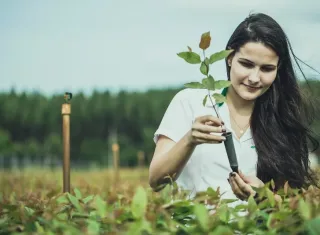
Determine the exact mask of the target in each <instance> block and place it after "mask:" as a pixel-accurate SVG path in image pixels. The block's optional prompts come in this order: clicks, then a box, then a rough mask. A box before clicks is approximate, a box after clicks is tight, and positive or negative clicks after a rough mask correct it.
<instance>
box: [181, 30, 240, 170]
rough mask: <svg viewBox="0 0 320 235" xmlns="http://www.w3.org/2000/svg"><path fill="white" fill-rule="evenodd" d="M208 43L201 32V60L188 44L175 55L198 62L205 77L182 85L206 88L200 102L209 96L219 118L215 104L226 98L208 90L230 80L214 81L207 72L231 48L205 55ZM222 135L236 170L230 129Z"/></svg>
mask: <svg viewBox="0 0 320 235" xmlns="http://www.w3.org/2000/svg"><path fill="white" fill-rule="evenodd" d="M210 43H211V36H210V32H206V33H203V34H202V35H201V40H200V43H199V47H200V49H202V52H203V58H202V60H201V56H200V54H197V53H195V52H193V51H192V49H191V48H190V47H189V46H188V51H184V52H180V53H178V54H177V55H178V56H179V57H181V58H182V59H184V60H185V61H186V62H188V63H189V64H200V72H201V73H202V74H203V75H205V76H206V77H205V78H203V79H202V80H201V82H198V81H195V82H189V83H186V84H184V87H186V88H191V89H207V90H208V94H207V95H205V97H204V99H203V102H202V104H203V106H205V105H206V103H207V99H208V98H209V99H210V101H211V104H212V106H213V108H214V111H215V113H216V115H217V117H218V118H220V119H221V116H220V115H219V111H218V109H217V107H216V105H217V104H219V103H222V102H226V98H225V96H223V95H222V94H219V93H213V94H210V91H212V92H214V91H216V90H220V89H223V88H227V87H229V86H230V84H231V82H230V81H226V80H217V81H216V80H215V79H214V78H213V76H212V75H211V74H210V73H209V72H210V65H211V64H213V63H215V62H217V61H220V60H223V59H225V58H227V57H228V56H229V55H230V53H231V52H233V50H232V49H230V50H222V51H220V52H216V53H213V54H212V55H210V56H209V57H206V50H207V49H208V48H209V47H210ZM212 98H213V99H214V100H215V104H214V103H213V101H212ZM223 135H224V136H225V137H226V141H225V142H224V144H225V148H226V151H227V155H228V158H229V163H230V167H231V169H232V171H235V172H238V162H237V156H236V152H235V149H234V144H233V139H232V133H231V132H230V131H227V132H226V133H225V134H223Z"/></svg>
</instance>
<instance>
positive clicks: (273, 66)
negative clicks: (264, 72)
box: [239, 58, 277, 68]
mask: <svg viewBox="0 0 320 235" xmlns="http://www.w3.org/2000/svg"><path fill="white" fill-rule="evenodd" d="M239 60H243V61H245V62H247V63H250V64H254V63H253V62H252V61H251V60H248V59H245V58H239ZM262 66H266V67H272V68H276V67H277V66H276V65H274V64H264V65H262Z"/></svg>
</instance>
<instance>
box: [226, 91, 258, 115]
mask: <svg viewBox="0 0 320 235" xmlns="http://www.w3.org/2000/svg"><path fill="white" fill-rule="evenodd" d="M227 103H228V106H229V108H230V106H231V108H232V109H233V110H234V112H236V113H237V114H238V115H240V116H250V115H251V113H252V110H253V106H254V101H252V100H244V99H242V98H241V97H240V96H239V95H238V94H237V93H236V92H235V90H234V89H233V87H232V86H229V88H228V92H227Z"/></svg>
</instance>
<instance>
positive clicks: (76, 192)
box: [73, 188, 82, 199]
mask: <svg viewBox="0 0 320 235" xmlns="http://www.w3.org/2000/svg"><path fill="white" fill-rule="evenodd" d="M73 191H74V194H75V195H76V198H78V199H81V198H82V194H81V192H80V190H79V189H77V188H75V189H74V190H73Z"/></svg>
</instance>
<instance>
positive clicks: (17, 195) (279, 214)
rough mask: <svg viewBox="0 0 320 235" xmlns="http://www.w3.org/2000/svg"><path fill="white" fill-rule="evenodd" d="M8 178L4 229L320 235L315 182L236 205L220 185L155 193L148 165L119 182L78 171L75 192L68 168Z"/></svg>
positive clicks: (1, 176)
mask: <svg viewBox="0 0 320 235" xmlns="http://www.w3.org/2000/svg"><path fill="white" fill-rule="evenodd" d="M0 180H1V181H0V182H1V183H0V188H1V193H0V234H130V235H134V234H163V235H164V234H210V235H211V234H212V235H213V234H224V235H227V234H230V235H231V234H290V235H291V234H312V235H313V234H320V217H319V216H320V208H319V202H320V190H319V189H315V188H312V187H311V188H309V189H307V190H304V191H303V192H300V193H299V192H298V191H297V190H292V189H291V188H290V187H289V186H288V185H286V186H285V187H284V188H283V190H281V191H280V192H279V194H280V195H281V196H282V199H283V201H282V202H281V203H276V201H275V200H274V196H273V193H272V191H271V190H270V189H268V188H265V189H262V190H261V192H260V195H261V197H264V199H263V200H261V202H260V203H259V204H257V203H256V202H255V200H254V199H253V198H250V199H249V201H248V204H247V205H242V206H238V207H235V208H232V207H229V206H228V203H229V202H231V200H230V201H229V200H220V199H219V190H218V189H210V188H209V189H208V190H207V191H206V192H203V193H199V195H197V196H196V198H194V199H193V200H192V201H189V200H186V199H185V198H184V197H183V195H182V194H179V193H178V191H177V189H176V186H175V185H173V186H167V187H166V188H165V189H163V190H162V191H161V192H158V193H156V192H153V191H152V190H151V189H150V188H149V186H148V170H147V169H121V170H120V173H119V178H118V179H115V178H114V174H113V172H112V170H101V171H99V170H95V171H72V172H71V192H70V194H69V193H63V192H62V171H60V170H59V171H50V170H46V169H29V170H26V171H23V172H18V171H17V172H14V171H8V172H1V173H0ZM271 187H272V184H271ZM206 205H210V207H211V208H214V209H211V211H210V210H209V209H208V207H206ZM239 212H245V213H241V215H239Z"/></svg>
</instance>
